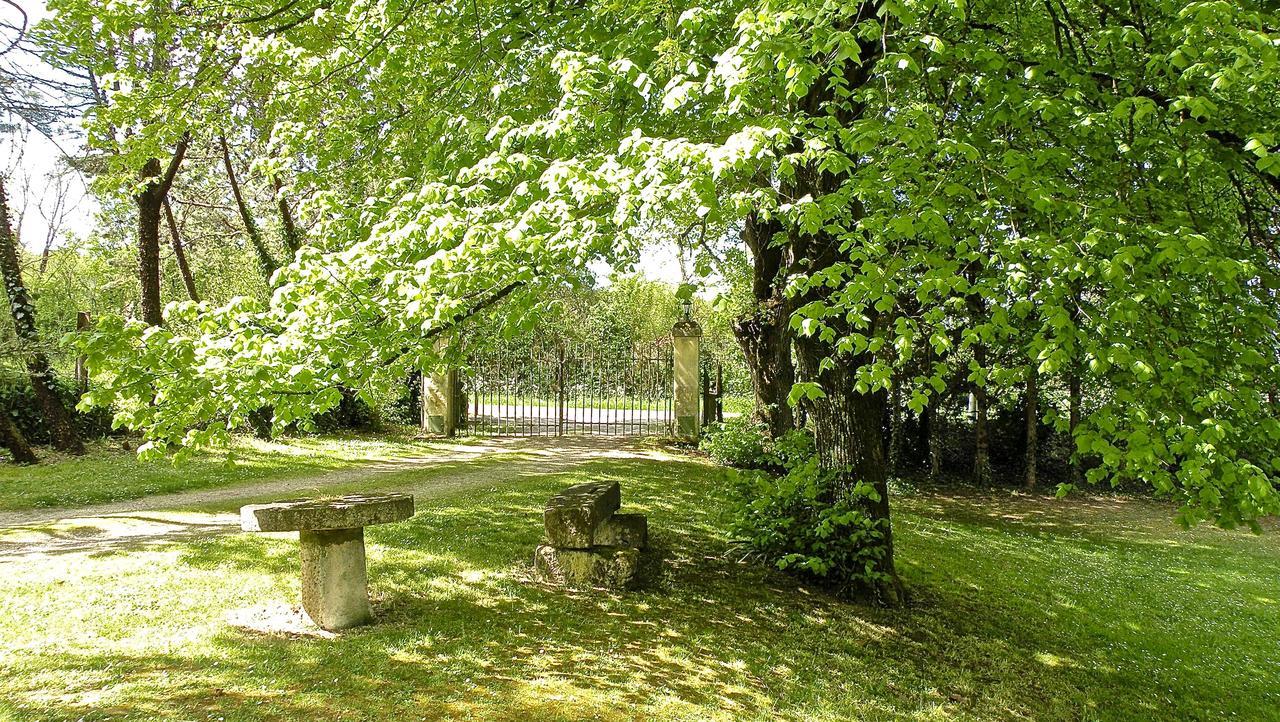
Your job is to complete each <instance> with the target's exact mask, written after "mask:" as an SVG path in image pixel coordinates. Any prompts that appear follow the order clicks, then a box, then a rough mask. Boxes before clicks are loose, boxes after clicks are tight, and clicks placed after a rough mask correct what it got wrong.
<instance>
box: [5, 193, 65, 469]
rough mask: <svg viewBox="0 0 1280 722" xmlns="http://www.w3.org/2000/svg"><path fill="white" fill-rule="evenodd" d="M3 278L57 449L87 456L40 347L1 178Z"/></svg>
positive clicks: (34, 387) (29, 371)
mask: <svg viewBox="0 0 1280 722" xmlns="http://www.w3.org/2000/svg"><path fill="white" fill-rule="evenodd" d="M0 276H3V280H4V290H5V295H6V296H8V298H9V309H10V311H11V313H12V314H13V327H14V331H15V333H16V334H17V337H18V341H19V343H20V344H22V345H23V346H25V349H24V355H25V356H26V359H25V360H26V365H27V375H28V376H29V377H30V379H31V390H32V393H33V394H34V395H35V397H36V401H38V402H39V404H40V408H41V409H42V410H43V411H44V421H45V424H46V425H47V426H48V427H49V435H50V436H51V437H52V439H53V446H54V448H56V449H59V450H61V451H65V452H68V453H71V454H83V453H84V444H83V443H82V442H81V441H80V435H79V434H78V433H77V432H76V427H75V423H74V422H73V420H72V417H71V412H70V411H68V410H67V407H66V405H65V404H64V403H63V402H62V397H60V396H59V395H58V387H57V383H56V381H55V379H54V376H53V369H52V368H51V367H50V366H49V359H48V358H47V357H45V355H44V352H42V351H41V350H40V347H39V342H40V338H39V334H38V333H37V331H36V308H35V305H34V304H32V303H31V296H30V295H29V294H28V293H27V287H26V284H24V283H23V282H22V268H21V266H20V265H19V261H18V236H17V234H15V233H14V232H13V227H12V226H11V225H10V223H9V198H8V196H7V195H6V193H5V188H4V180H3V179H0Z"/></svg>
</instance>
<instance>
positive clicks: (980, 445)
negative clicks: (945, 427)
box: [973, 345, 991, 484]
mask: <svg viewBox="0 0 1280 722" xmlns="http://www.w3.org/2000/svg"><path fill="white" fill-rule="evenodd" d="M973 358H974V361H976V362H977V364H978V365H979V366H981V367H982V368H986V366H987V349H986V347H984V346H982V345H978V346H977V347H975V348H974V350H973ZM988 405H989V404H988V393H987V387H986V385H985V384H974V386H973V480H974V481H975V482H977V483H979V484H987V483H990V482H991V442H990V434H988V433H987V406H988Z"/></svg>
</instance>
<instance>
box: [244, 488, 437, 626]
mask: <svg viewBox="0 0 1280 722" xmlns="http://www.w3.org/2000/svg"><path fill="white" fill-rule="evenodd" d="M411 516H413V497H412V496H411V495H409V494H369V495H365V494H354V495H350V496H343V497H339V498H336V499H305V500H300V501H281V502H275V503H272V504H252V505H249V506H244V507H241V508H240V528H241V529H244V530H245V531H257V532H273V531H296V532H298V542H299V544H298V546H299V547H300V548H301V552H302V608H303V610H305V611H306V613H307V616H309V617H310V618H311V621H313V622H315V623H316V625H318V626H319V627H321V628H323V629H328V630H337V629H347V628H349V627H355V626H357V625H360V624H365V623H367V622H369V621H372V619H373V612H372V610H370V608H369V587H368V576H367V573H366V571H365V559H364V528H365V527H366V526H373V525H374V524H390V523H392V522H397V521H404V520H405V519H408V518H409V517H411Z"/></svg>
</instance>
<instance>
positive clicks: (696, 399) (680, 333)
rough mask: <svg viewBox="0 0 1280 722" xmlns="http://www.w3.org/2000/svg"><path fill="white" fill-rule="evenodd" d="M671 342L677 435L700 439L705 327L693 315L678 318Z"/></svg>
mask: <svg viewBox="0 0 1280 722" xmlns="http://www.w3.org/2000/svg"><path fill="white" fill-rule="evenodd" d="M671 345H672V349H673V352H674V366H673V373H672V377H673V379H674V384H675V388H674V389H673V390H672V401H673V404H672V405H673V407H674V411H675V417H676V429H675V431H676V436H678V437H680V438H682V439H687V440H689V441H697V440H698V436H699V435H700V433H701V430H702V429H701V427H702V414H701V413H699V412H700V409H699V406H700V402H701V400H702V399H701V396H702V390H701V389H700V388H698V386H699V384H698V380H699V378H698V366H699V359H700V357H701V353H702V327H701V326H699V325H698V322H697V321H694V320H693V319H691V318H686V319H684V320H682V321H677V322H676V325H675V326H672V327H671Z"/></svg>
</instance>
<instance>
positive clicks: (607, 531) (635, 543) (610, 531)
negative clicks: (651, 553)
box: [595, 514, 649, 549]
mask: <svg viewBox="0 0 1280 722" xmlns="http://www.w3.org/2000/svg"><path fill="white" fill-rule="evenodd" d="M595 543H596V544H599V545H601V546H607V547H632V548H634V549H647V548H648V547H649V520H648V519H646V518H645V516H644V514H614V515H613V516H611V517H609V518H608V519H605V520H604V521H603V522H601V523H600V526H598V527H596V531H595Z"/></svg>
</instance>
